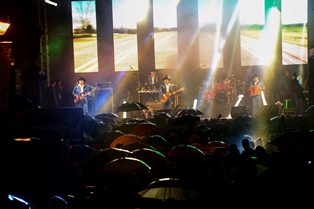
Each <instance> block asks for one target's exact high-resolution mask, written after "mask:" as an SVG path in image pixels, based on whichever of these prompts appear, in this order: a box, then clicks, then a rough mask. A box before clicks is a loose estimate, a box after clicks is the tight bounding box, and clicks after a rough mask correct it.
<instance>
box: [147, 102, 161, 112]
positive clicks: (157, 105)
mask: <svg viewBox="0 0 314 209" xmlns="http://www.w3.org/2000/svg"><path fill="white" fill-rule="evenodd" d="M146 106H147V107H149V108H150V109H152V110H153V111H154V112H156V111H157V110H161V109H162V103H161V102H159V101H154V102H146Z"/></svg>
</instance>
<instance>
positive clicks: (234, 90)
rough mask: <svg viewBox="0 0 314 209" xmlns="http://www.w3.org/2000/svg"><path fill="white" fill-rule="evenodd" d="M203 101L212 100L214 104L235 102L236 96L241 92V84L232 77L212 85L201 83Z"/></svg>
mask: <svg viewBox="0 0 314 209" xmlns="http://www.w3.org/2000/svg"><path fill="white" fill-rule="evenodd" d="M200 89H201V91H202V92H203V94H202V95H203V101H205V102H211V101H213V102H214V104H215V105H232V104H234V103H235V102H236V100H237V96H238V95H239V94H243V84H242V82H241V81H240V80H237V79H235V78H234V77H231V78H228V79H225V80H224V81H223V82H220V83H216V84H215V85H213V86H212V87H208V85H202V87H201V88H200Z"/></svg>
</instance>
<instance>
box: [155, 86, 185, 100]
mask: <svg viewBox="0 0 314 209" xmlns="http://www.w3.org/2000/svg"><path fill="white" fill-rule="evenodd" d="M181 91H184V87H182V88H180V89H178V90H176V91H173V92H169V93H166V94H164V95H162V96H161V97H160V98H159V101H160V102H161V103H166V102H167V101H168V99H170V97H172V96H174V95H175V94H177V93H179V92H181Z"/></svg>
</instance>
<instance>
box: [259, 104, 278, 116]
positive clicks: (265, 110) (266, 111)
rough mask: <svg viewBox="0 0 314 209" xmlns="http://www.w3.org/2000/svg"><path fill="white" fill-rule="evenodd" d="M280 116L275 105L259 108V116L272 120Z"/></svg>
mask: <svg viewBox="0 0 314 209" xmlns="http://www.w3.org/2000/svg"><path fill="white" fill-rule="evenodd" d="M278 115H280V111H279V108H278V107H277V106H276V105H266V106H263V107H262V108H261V112H260V114H259V116H262V117H267V118H272V117H275V116H278Z"/></svg>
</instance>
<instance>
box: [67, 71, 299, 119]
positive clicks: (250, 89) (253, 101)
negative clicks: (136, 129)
mask: <svg viewBox="0 0 314 209" xmlns="http://www.w3.org/2000/svg"><path fill="white" fill-rule="evenodd" d="M79 81H80V82H81V81H84V82H85V79H84V78H80V79H79ZM179 81H180V79H179V78H174V77H173V76H171V75H169V74H166V75H160V74H158V72H157V71H152V72H149V73H148V75H147V76H145V79H144V82H143V83H142V84H141V83H139V82H138V85H137V86H135V87H134V88H129V89H128V91H127V92H128V94H129V95H128V98H127V99H126V101H127V102H139V103H141V104H143V105H145V106H146V107H147V108H146V109H143V112H145V114H146V115H154V114H156V113H157V112H166V113H170V114H172V115H174V114H176V113H177V112H179V111H180V110H182V109H198V110H199V112H201V113H203V117H204V118H216V117H225V118H228V117H234V115H232V113H234V112H235V110H239V111H242V112H241V114H248V115H258V114H259V113H260V112H261V110H265V109H266V107H270V106H277V107H278V111H280V108H282V107H283V103H284V102H285V103H286V106H287V105H289V102H290V101H291V99H290V98H284V99H282V98H281V99H280V98H276V99H275V100H274V99H269V98H271V97H274V95H275V94H276V91H271V92H270V91H267V92H265V89H267V88H265V86H264V83H263V82H262V79H261V78H260V75H258V74H254V75H253V76H251V77H249V78H248V79H247V80H241V79H237V78H236V77H235V76H234V75H231V76H228V77H227V76H224V77H222V76H220V77H219V79H213V80H204V81H201V82H199V84H197V83H196V85H194V86H196V88H195V89H193V90H194V92H197V93H194V94H195V95H193V96H192V95H188V94H189V93H190V92H192V91H186V90H187V88H186V86H184V85H183V84H181V83H180V82H179ZM293 81H294V80H293V79H292V80H290V78H289V79H288V81H287V84H288V85H290V84H294V83H295V82H293ZM294 86H297V85H294ZM109 87H110V88H104V87H102V88H99V86H98V87H97V88H89V90H88V91H87V90H86V92H83V93H82V92H81V91H80V89H81V88H82V87H81V88H79V86H76V87H75V88H74V90H73V92H77V93H75V94H74V96H75V98H74V102H75V104H76V105H80V104H86V103H88V101H89V100H86V98H85V97H87V99H88V98H90V96H87V95H88V94H89V93H94V94H95V95H97V98H96V97H95V98H96V100H97V101H96V104H98V103H101V104H98V106H102V103H103V102H104V101H105V100H108V98H110V99H111V102H109V107H110V108H107V109H103V110H101V111H105V110H107V111H111V112H115V109H116V108H117V107H118V106H119V105H120V103H121V104H122V102H121V101H119V102H118V103H117V105H116V106H115V105H114V104H113V101H114V99H113V96H114V95H113V89H112V88H111V86H109ZM84 88H85V87H84ZM189 88H190V87H189ZM108 89H110V91H106V90H108ZM189 90H190V89H189ZM267 90H269V89H267ZM132 91H135V93H136V94H137V97H136V96H134V94H132V93H130V92H132ZM95 92H96V93H95ZM108 92H109V93H108ZM188 92H189V93H188ZM100 93H101V94H100ZM270 94H272V95H270ZM192 97H193V99H191V98H192ZM187 98H188V99H187ZM266 98H267V99H266ZM292 98H293V97H292ZM268 99H269V100H270V101H269V103H271V104H270V105H268V103H267V100H268ZM82 101H85V103H84V102H82ZM94 106H95V107H94V109H99V107H98V106H97V105H94ZM89 109H91V108H89ZM89 112H91V111H90V110H89ZM92 112H94V113H98V112H96V111H95V110H94V111H92Z"/></svg>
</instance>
